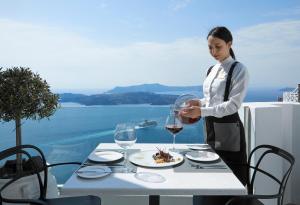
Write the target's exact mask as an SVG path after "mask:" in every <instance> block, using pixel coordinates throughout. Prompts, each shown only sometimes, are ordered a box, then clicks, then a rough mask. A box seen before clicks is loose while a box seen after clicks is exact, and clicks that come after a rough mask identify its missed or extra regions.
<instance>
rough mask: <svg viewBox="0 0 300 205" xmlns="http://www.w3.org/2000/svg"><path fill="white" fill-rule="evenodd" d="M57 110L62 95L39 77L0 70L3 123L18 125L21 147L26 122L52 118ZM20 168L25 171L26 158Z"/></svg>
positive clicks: (21, 71) (21, 70)
mask: <svg viewBox="0 0 300 205" xmlns="http://www.w3.org/2000/svg"><path fill="white" fill-rule="evenodd" d="M57 108H58V95H56V94H53V93H52V92H51V91H50V87H49V85H48V83H47V82H46V81H45V80H43V79H42V78H41V77H40V76H39V74H37V73H33V72H32V71H31V70H30V68H25V67H12V68H7V69H5V70H4V69H3V68H0V122H1V121H4V122H9V121H11V120H14V121H15V130H16V145H17V146H18V145H21V144H22V140H21V139H22V132H21V125H22V123H21V120H22V119H33V120H40V119H42V118H48V117H50V116H51V115H53V114H54V112H55V111H56V109H57ZM16 164H17V166H16V171H17V172H19V171H22V156H20V155H18V156H17V160H16Z"/></svg>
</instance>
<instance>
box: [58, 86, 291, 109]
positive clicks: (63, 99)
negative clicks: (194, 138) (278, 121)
mask: <svg viewBox="0 0 300 205" xmlns="http://www.w3.org/2000/svg"><path fill="white" fill-rule="evenodd" d="M291 89H292V88H289V87H286V88H249V90H248V93H247V96H246V98H245V102H266V101H277V99H278V97H280V96H282V93H283V91H286V90H291ZM184 93H189V94H194V95H196V96H198V97H202V96H203V95H202V86H165V85H161V84H142V85H135V86H128V87H116V88H114V89H112V90H109V91H107V92H105V93H102V94H94V95H85V94H75V93H62V94H59V96H60V103H70V104H69V105H68V104H64V105H65V106H64V107H84V106H101V105H143V104H144V105H170V104H173V103H174V102H175V100H176V98H177V97H178V96H179V95H181V94H184ZM72 103H77V105H76V104H72Z"/></svg>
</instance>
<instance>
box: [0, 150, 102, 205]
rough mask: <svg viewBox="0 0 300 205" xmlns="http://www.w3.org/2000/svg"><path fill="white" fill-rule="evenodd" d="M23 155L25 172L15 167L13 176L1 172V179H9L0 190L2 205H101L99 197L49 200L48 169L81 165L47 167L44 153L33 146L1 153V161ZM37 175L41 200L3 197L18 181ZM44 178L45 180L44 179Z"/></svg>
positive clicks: (0, 202)
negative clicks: (12, 204) (3, 204)
mask: <svg viewBox="0 0 300 205" xmlns="http://www.w3.org/2000/svg"><path fill="white" fill-rule="evenodd" d="M32 153H34V154H35V153H38V156H32ZM17 154H22V157H23V156H25V159H27V160H25V159H23V161H24V163H25V164H24V166H23V168H24V169H23V171H22V170H21V171H16V168H15V166H14V173H13V174H11V175H7V174H4V173H7V172H4V171H3V168H2V169H1V171H0V175H1V178H2V179H3V178H5V179H8V182H7V183H5V184H4V185H3V186H2V187H1V188H0V204H2V202H5V203H26V204H30V205H33V204H34V205H36V204H38V205H101V200H100V198H99V197H97V196H90V195H89V196H79V197H61V198H53V199H47V198H46V193H47V179H48V168H49V167H53V166H57V165H66V164H80V163H79V162H67V163H57V164H52V165H47V163H46V159H45V156H44V154H43V152H42V151H41V150H40V149H39V148H37V147H35V146H33V145H21V146H16V147H12V148H9V149H6V150H4V151H2V152H0V160H7V159H9V158H10V157H12V156H14V155H17ZM26 166H29V167H30V168H29V169H25V167H26ZM41 172H43V173H44V174H43V177H41V174H40V173H41ZM30 175H36V177H37V180H38V184H39V198H37V199H11V198H5V197H4V196H3V191H4V190H5V189H6V188H7V187H9V186H10V185H11V184H13V183H14V182H16V181H18V180H19V179H21V178H23V177H26V176H30ZM42 178H43V179H42Z"/></svg>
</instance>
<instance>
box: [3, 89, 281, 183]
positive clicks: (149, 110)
mask: <svg viewBox="0 0 300 205" xmlns="http://www.w3.org/2000/svg"><path fill="white" fill-rule="evenodd" d="M169 94H170V93H169ZM171 94H182V93H174V92H173V93H171ZM196 94H197V95H199V96H201V93H196ZM278 96H282V92H281V91H280V90H279V89H275V88H269V89H252V90H249V91H248V95H247V96H246V98H245V101H246V102H267V101H277V98H278ZM169 112H170V106H169V105H165V106H154V105H147V104H142V105H106V106H100V105H99V106H83V105H80V104H76V103H63V104H61V107H60V108H59V109H58V110H57V111H56V112H55V114H54V115H53V116H51V117H50V118H49V119H42V120H39V121H33V120H23V121H22V144H33V145H36V146H38V147H40V148H41V149H42V150H43V152H44V154H45V155H46V158H47V161H48V162H49V163H50V164H52V163H59V162H69V161H79V162H81V161H83V160H85V159H86V158H87V156H88V154H89V153H90V152H91V151H92V150H93V149H94V148H95V147H96V146H97V145H98V144H99V143H104V142H107V143H114V138H113V135H114V129H115V126H116V124H118V123H124V122H131V123H137V124H138V123H140V122H143V121H144V120H154V121H156V122H157V126H153V127H148V128H143V129H137V130H136V135H137V142H136V143H157V144H159V143H172V141H173V137H172V135H171V134H170V133H169V132H168V131H167V130H166V129H165V128H164V124H165V120H166V117H167V115H168V113H169ZM14 126H15V125H14V122H6V123H5V122H2V121H0V139H1V141H0V142H1V143H0V150H4V149H6V148H9V147H12V146H14V145H15V128H14ZM203 136H204V134H203V120H200V121H198V122H197V123H195V124H193V125H187V126H184V129H183V130H182V131H181V132H180V133H178V135H177V136H176V143H191V144H192V143H202V142H203ZM75 169H76V167H75V166H73V165H70V166H64V167H60V168H53V169H52V170H51V172H52V173H53V174H54V175H55V176H56V178H57V181H58V183H60V184H62V183H64V182H65V181H66V180H67V178H68V177H69V176H70V175H71V173H72V172H73V171H74V170H75Z"/></svg>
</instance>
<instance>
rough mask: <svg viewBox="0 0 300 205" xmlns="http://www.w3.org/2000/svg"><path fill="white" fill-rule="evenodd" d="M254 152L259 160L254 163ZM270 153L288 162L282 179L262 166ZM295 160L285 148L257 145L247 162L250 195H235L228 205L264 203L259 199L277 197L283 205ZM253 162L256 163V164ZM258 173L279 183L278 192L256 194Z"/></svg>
mask: <svg viewBox="0 0 300 205" xmlns="http://www.w3.org/2000/svg"><path fill="white" fill-rule="evenodd" d="M254 154H256V158H257V160H256V162H255V163H252V160H253V157H254ZM257 155H259V157H258V156H257ZM270 155H273V156H277V157H280V158H282V159H284V161H286V162H287V163H288V166H287V170H286V171H285V172H284V174H283V177H282V178H281V179H278V178H277V177H275V176H274V175H272V174H271V173H269V172H267V171H266V170H265V169H263V168H261V167H262V164H263V163H262V162H263V160H265V159H266V156H270ZM294 162H295V159H294V157H293V156H292V155H291V154H290V153H288V152H287V151H285V150H282V149H280V148H278V147H274V146H271V145H259V146H257V147H256V148H254V149H253V150H252V151H251V153H250V155H249V158H248V162H247V167H248V176H249V179H248V183H247V189H248V195H246V196H236V197H233V198H231V199H230V200H229V201H228V202H227V203H226V205H263V203H262V202H261V201H260V200H259V199H277V204H278V205H282V204H283V197H284V191H285V187H286V183H287V181H288V178H289V176H290V173H291V171H292V168H293V165H294ZM252 164H254V166H253V165H252ZM251 170H252V171H253V174H252V175H251V177H250V171H251ZM257 173H261V174H262V175H263V176H266V177H268V178H270V179H271V180H272V181H274V182H275V183H276V184H278V193H274V194H266V195H264V194H259V195H257V194H255V193H254V182H255V177H256V176H257Z"/></svg>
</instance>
